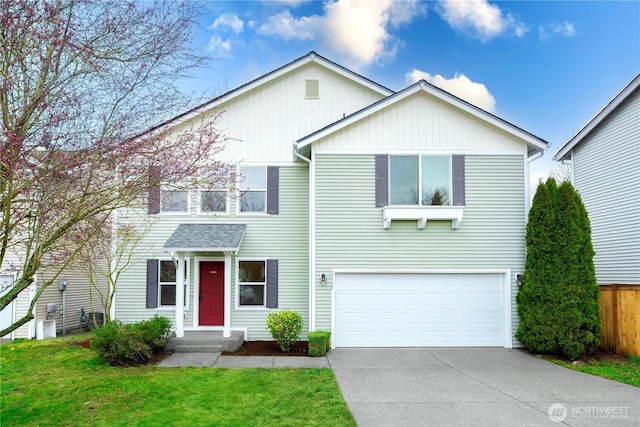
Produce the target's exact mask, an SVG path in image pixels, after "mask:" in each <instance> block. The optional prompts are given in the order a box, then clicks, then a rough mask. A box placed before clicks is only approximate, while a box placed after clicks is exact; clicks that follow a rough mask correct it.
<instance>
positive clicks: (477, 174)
mask: <svg viewBox="0 0 640 427" xmlns="http://www.w3.org/2000/svg"><path fill="white" fill-rule="evenodd" d="M315 161H316V253H317V267H316V271H317V275H318V277H317V278H316V283H317V284H319V283H320V280H319V275H320V274H321V273H322V272H326V273H327V274H328V273H329V272H331V271H332V270H334V269H344V268H352V269H353V268H372V269H376V268H397V269H403V268H422V269H430V268H431V269H434V268H451V269H473V268H477V269H492V268H493V269H511V270H512V272H513V273H516V272H522V271H523V270H524V260H525V250H524V238H525V215H524V210H525V206H524V170H523V168H524V161H523V157H522V155H520V156H518V155H513V156H502V155H466V156H465V169H466V171H465V172H466V208H465V212H464V220H463V221H462V224H461V226H460V228H459V229H457V230H452V229H451V222H450V221H427V225H426V227H425V229H423V230H418V229H417V227H416V221H393V223H392V225H391V228H390V229H389V230H383V228H382V212H381V209H380V208H376V207H375V155H350V154H342V155H338V154H334V155H330V154H318V155H317V156H316V157H315ZM330 291H331V288H330V286H321V285H318V287H317V288H316V294H317V313H316V317H317V320H316V322H317V323H316V325H317V328H319V329H330V328H331V304H330V302H331V301H330V299H331V292H330ZM516 293H517V285H516V284H515V282H514V283H512V313H511V317H512V327H513V331H515V330H516V329H517V326H518V316H517V309H516V305H515V295H516ZM514 342H516V341H515V338H514Z"/></svg>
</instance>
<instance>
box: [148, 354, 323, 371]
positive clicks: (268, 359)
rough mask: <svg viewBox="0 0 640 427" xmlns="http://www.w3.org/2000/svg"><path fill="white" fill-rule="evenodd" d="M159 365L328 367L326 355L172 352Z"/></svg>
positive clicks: (168, 366)
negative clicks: (239, 354)
mask: <svg viewBox="0 0 640 427" xmlns="http://www.w3.org/2000/svg"><path fill="white" fill-rule="evenodd" d="M158 366H159V367H163V368H170V367H178V366H196V367H206V366H208V367H217V368H329V362H328V361H327V358H326V357H304V356H300V357H298V356H222V355H221V354H220V353H173V354H172V355H171V356H169V357H167V358H166V359H164V360H163V361H162V362H160V363H159V364H158Z"/></svg>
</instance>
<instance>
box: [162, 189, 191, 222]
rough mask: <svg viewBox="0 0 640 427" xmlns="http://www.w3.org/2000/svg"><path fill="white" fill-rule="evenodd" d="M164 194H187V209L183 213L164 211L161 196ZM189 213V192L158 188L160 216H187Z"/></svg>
mask: <svg viewBox="0 0 640 427" xmlns="http://www.w3.org/2000/svg"><path fill="white" fill-rule="evenodd" d="M165 192H184V193H187V209H186V210H185V211H165V210H164V203H163V198H162V195H163V193H165ZM190 213H191V194H190V192H189V190H186V189H178V188H170V187H162V188H160V214H162V215H189V214H190Z"/></svg>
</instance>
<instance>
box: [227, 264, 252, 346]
mask: <svg viewBox="0 0 640 427" xmlns="http://www.w3.org/2000/svg"><path fill="white" fill-rule="evenodd" d="M230 336H231V253H230V252H225V254H224V327H223V331H222V337H223V338H228V337H230ZM246 336H247V331H246V330H245V340H246Z"/></svg>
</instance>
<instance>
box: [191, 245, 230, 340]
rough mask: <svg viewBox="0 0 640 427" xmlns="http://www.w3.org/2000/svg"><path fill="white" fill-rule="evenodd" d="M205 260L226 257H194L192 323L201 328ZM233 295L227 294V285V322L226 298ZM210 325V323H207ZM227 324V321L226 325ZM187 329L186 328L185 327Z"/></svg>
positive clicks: (220, 259)
mask: <svg viewBox="0 0 640 427" xmlns="http://www.w3.org/2000/svg"><path fill="white" fill-rule="evenodd" d="M203 261H214V262H225V261H226V260H225V258H223V257H212V256H196V257H194V258H193V269H194V270H195V271H194V273H193V320H192V322H191V323H192V324H193V327H194V328H200V327H201V326H200V299H199V298H198V296H199V295H200V263H201V262H203ZM226 267H227V266H226V264H225V277H224V280H225V285H226V281H227V276H226ZM230 297H231V296H230V295H228V294H227V289H226V286H225V296H224V299H225V313H224V314H225V322H226V314H227V313H226V310H227V307H226V300H227V299H228V298H230ZM207 326H209V325H207ZM224 326H226V323H225V325H224ZM185 330H186V329H185Z"/></svg>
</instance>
